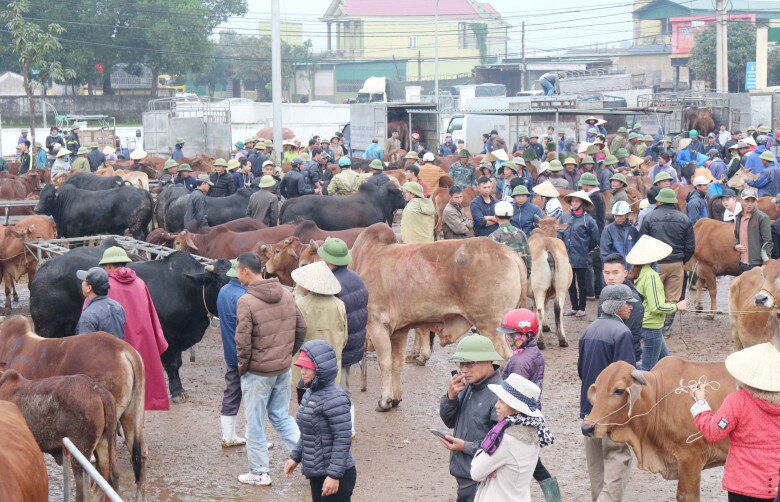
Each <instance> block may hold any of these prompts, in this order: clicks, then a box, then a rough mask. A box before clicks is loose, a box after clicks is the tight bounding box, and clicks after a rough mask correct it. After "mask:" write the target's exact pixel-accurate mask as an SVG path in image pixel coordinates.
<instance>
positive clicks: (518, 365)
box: [501, 338, 544, 408]
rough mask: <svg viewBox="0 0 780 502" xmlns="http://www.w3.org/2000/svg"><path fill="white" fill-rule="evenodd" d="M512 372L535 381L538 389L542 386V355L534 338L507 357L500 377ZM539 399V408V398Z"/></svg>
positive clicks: (507, 375) (504, 377) (505, 377)
mask: <svg viewBox="0 0 780 502" xmlns="http://www.w3.org/2000/svg"><path fill="white" fill-rule="evenodd" d="M512 373H517V374H518V375H520V376H521V377H523V378H526V379H528V380H530V381H532V382H533V383H535V384H536V385H537V386H538V387H539V388H540V389H541V388H542V382H543V381H544V357H543V356H542V351H541V350H539V347H538V345H537V344H536V338H532V339H531V340H529V341H528V343H527V344H526V345H525V348H523V351H522V352H520V353H519V354H515V355H513V356H512V357H510V358H509V360H508V361H507V362H506V365H505V366H504V369H503V370H501V378H503V379H504V380H506V379H507V378H508V377H509V375H511V374H512ZM539 401H540V406H539V407H540V408H541V399H540V400H539Z"/></svg>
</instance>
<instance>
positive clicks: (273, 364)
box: [236, 279, 335, 376]
mask: <svg viewBox="0 0 780 502" xmlns="http://www.w3.org/2000/svg"><path fill="white" fill-rule="evenodd" d="M237 312H238V322H237V325H236V353H237V356H238V372H239V373H240V374H242V375H243V374H244V373H246V372H247V371H249V372H251V373H254V374H256V375H260V376H275V375H281V374H282V373H284V372H285V371H287V370H289V369H290V366H291V365H292V355H293V354H294V353H295V352H298V349H299V348H300V346H301V345H302V344H303V340H304V337H305V336H306V321H305V320H304V319H303V314H301V311H300V310H299V309H298V306H297V305H296V304H295V298H293V295H292V293H290V292H289V291H287V290H285V289H284V288H283V287H282V285H281V284H280V283H279V279H263V280H260V281H255V282H253V283H251V284H250V285H249V286H248V287H247V290H246V294H245V295H244V296H242V297H241V298H239V299H238V309H237ZM334 358H335V355H334Z"/></svg>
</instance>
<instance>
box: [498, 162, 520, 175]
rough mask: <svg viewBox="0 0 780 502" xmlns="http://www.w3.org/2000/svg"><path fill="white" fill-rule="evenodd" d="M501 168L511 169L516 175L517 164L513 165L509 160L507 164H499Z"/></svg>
mask: <svg viewBox="0 0 780 502" xmlns="http://www.w3.org/2000/svg"><path fill="white" fill-rule="evenodd" d="M501 167H502V168H504V167H508V168H509V169H511V170H512V171H514V172H515V174H517V164H515V163H514V162H512V161H511V160H510V161H509V162H504V163H503V164H501Z"/></svg>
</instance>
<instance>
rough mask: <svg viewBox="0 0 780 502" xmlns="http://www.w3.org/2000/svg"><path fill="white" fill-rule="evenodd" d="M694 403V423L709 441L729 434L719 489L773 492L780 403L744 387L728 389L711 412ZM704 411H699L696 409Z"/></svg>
mask: <svg viewBox="0 0 780 502" xmlns="http://www.w3.org/2000/svg"><path fill="white" fill-rule="evenodd" d="M697 406H698V405H694V407H693V409H692V411H693V413H695V421H696V427H698V428H699V430H700V431H701V433H702V434H703V435H704V437H705V439H706V440H707V441H708V442H710V443H717V442H719V441H723V440H724V439H726V438H729V441H730V443H731V444H730V446H729V453H728V456H727V457H726V468H725V471H724V474H723V489H724V490H727V491H730V492H733V493H738V494H740V495H746V496H748V497H756V498H760V499H774V498H775V497H776V496H777V485H778V477H779V476H778V469H780V448H779V447H778V445H779V444H780V405H776V404H771V403H768V402H766V401H764V400H763V399H759V398H757V397H755V396H753V395H752V394H750V393H748V392H745V391H744V390H738V391H735V392H732V393H731V394H729V395H728V396H726V399H725V400H724V401H723V405H721V407H720V408H719V409H718V411H716V412H715V413H713V412H712V411H709V410H708V408H709V406H701V407H699V408H698V409H697ZM702 409H703V410H704V411H700V410H702Z"/></svg>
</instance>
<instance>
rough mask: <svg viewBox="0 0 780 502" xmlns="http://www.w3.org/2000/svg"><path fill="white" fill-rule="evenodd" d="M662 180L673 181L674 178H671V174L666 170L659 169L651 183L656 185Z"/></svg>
mask: <svg viewBox="0 0 780 502" xmlns="http://www.w3.org/2000/svg"><path fill="white" fill-rule="evenodd" d="M664 180H669V181H674V178H672V175H671V174H669V173H667V172H666V171H661V172H660V173H658V174H656V175H655V179H653V185H656V184H658V182H660V181H664Z"/></svg>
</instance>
